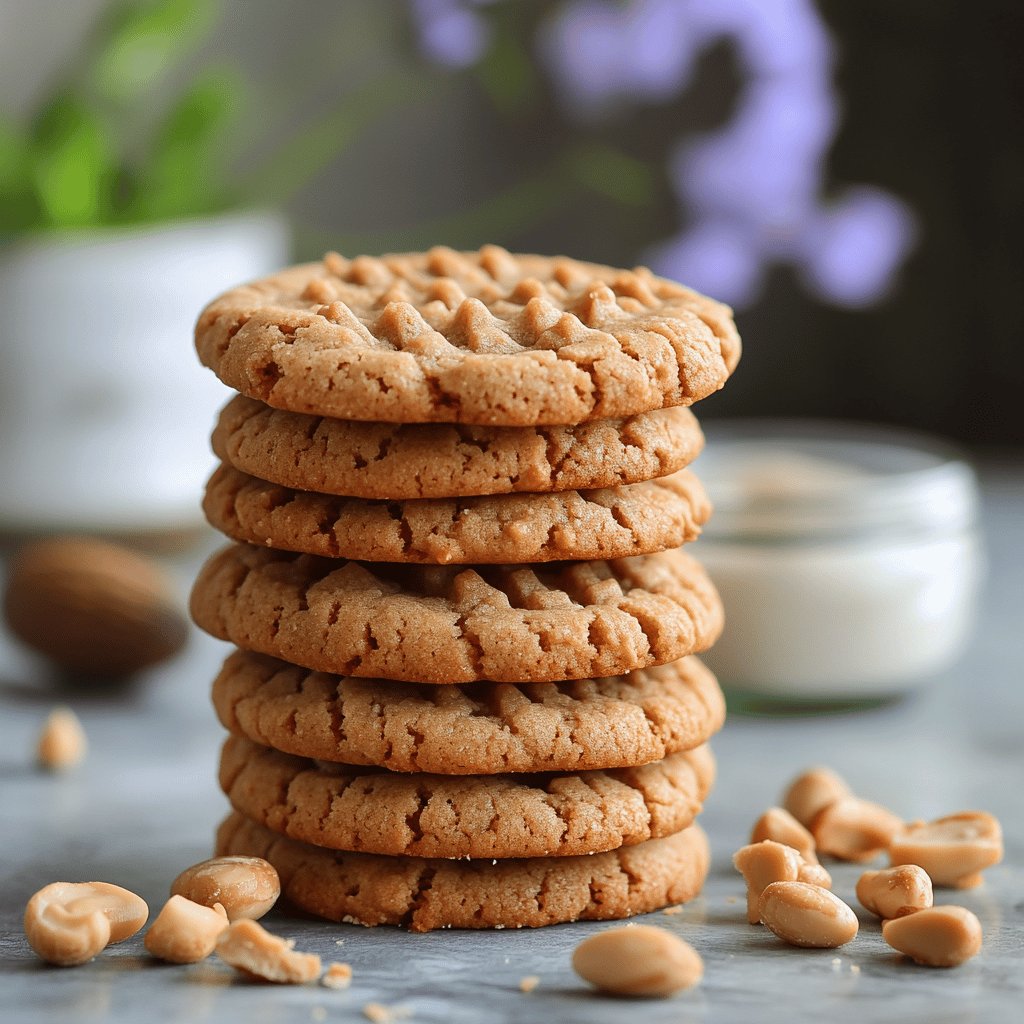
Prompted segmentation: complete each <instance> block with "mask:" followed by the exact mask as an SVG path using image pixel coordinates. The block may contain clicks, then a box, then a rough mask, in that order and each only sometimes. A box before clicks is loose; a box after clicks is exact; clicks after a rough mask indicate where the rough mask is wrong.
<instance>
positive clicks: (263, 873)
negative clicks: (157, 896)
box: [171, 857, 281, 921]
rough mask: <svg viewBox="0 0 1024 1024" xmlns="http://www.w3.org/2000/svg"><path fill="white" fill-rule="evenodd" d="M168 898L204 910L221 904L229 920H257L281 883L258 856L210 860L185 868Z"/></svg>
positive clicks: (274, 901)
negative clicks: (182, 901) (180, 897)
mask: <svg viewBox="0 0 1024 1024" xmlns="http://www.w3.org/2000/svg"><path fill="white" fill-rule="evenodd" d="M171 895H172V896H184V897H185V898H186V899H188V900H191V901H192V902H193V903H201V904H202V905H203V906H204V907H212V906H213V905H214V904H215V903H219V904H221V906H223V908H224V910H225V911H226V913H227V915H228V920H229V921H237V920H239V919H242V918H248V919H250V920H253V921H256V920H259V918H261V917H262V916H263V915H264V914H265V913H266V912H267V911H268V910H270V908H271V907H272V906H273V905H274V904H275V903H276V902H277V898H278V896H280V895H281V882H280V880H279V879H278V877H277V872H276V871H275V870H274V866H273V865H272V864H270V863H268V862H267V861H265V860H263V859H262V858H261V857H214V858H213V859H212V860H204V861H202V862H200V863H199V864H193V865H192V867H190V868H186V869H185V870H184V871H182V873H181V874H180V875H178V877H177V878H176V879H175V880H174V882H173V883H172V884H171Z"/></svg>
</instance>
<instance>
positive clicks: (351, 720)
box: [213, 651, 725, 775]
mask: <svg viewBox="0 0 1024 1024" xmlns="http://www.w3.org/2000/svg"><path fill="white" fill-rule="evenodd" d="M213 704H214V707H215V708H216V710H217V715H218V716H219V718H220V720H221V722H222V724H223V725H224V727H225V728H226V729H228V730H229V731H230V732H232V733H234V734H235V735H237V736H246V737H248V738H249V739H251V740H253V741H254V742H256V743H262V744H264V745H265V746H268V747H275V748H277V749H278V750H283V751H285V752H286V753H289V754H295V755H297V756H300V757H314V758H319V759H321V760H324V761H342V762H345V763H347V764H362V765H379V766H381V767H383V768H388V769H390V770H391V771H401V772H433V773H437V774H442V775H487V774H494V773H500V772H553V771H562V772H565V771H586V770H588V769H593V768H619V767H623V766H626V765H640V764H648V763H649V762H651V761H657V760H660V759H661V758H663V757H666V756H667V755H669V754H674V753H677V752H678V751H680V750H690V749H692V748H693V747H696V746H699V745H700V744H701V743H704V742H705V741H706V740H707V739H708V738H709V737H711V736H712V735H714V733H716V732H717V731H718V730H719V729H720V728H721V726H722V722H723V721H724V719H725V701H724V699H723V697H722V691H721V690H720V689H719V687H718V683H717V682H716V681H715V677H714V676H713V675H712V674H711V673H710V672H709V671H708V670H707V669H706V668H705V667H704V666H703V665H702V664H701V663H700V662H699V661H698V660H697V659H696V658H684V659H682V660H681V661H675V662H672V663H671V664H669V665H662V666H658V667H654V668H648V669H643V670H641V671H637V672H630V673H629V675H625V676H613V677H611V678H608V679H578V680H575V681H573V682H558V683H519V684H516V683H463V684H461V685H457V686H429V685H422V684H419V683H398V682H392V681H390V680H384V679H352V678H346V677H340V676H335V675H329V674H328V673H326V672H311V671H310V670H309V669H304V668H299V667H298V666H296V665H289V664H287V663H286V662H283V661H278V660H277V659H275V658H268V657H266V656H265V655H261V654H250V653H248V652H246V651H235V652H234V653H233V654H231V655H230V656H229V657H228V659H227V661H225V662H224V667H223V668H222V669H221V671H220V674H219V675H218V676H217V678H216V679H215V680H214V683H213Z"/></svg>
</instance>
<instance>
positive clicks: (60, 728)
mask: <svg viewBox="0 0 1024 1024" xmlns="http://www.w3.org/2000/svg"><path fill="white" fill-rule="evenodd" d="M88 746H89V745H88V742H87V741H86V738H85V730H84V729H83V728H82V723H81V722H80V721H79V720H78V715H76V714H75V713H74V711H72V710H71V708H67V707H57V708H54V709H53V711H51V712H50V715H49V717H48V718H47V719H46V724H45V725H44V726H43V729H42V732H41V733H40V734H39V740H38V741H37V743H36V757H37V759H38V761H39V764H40V766H41V767H42V768H45V769H46V770H47V771H50V772H64V771H68V770H69V769H71V768H74V767H75V766H76V765H77V764H79V763H81V761H82V759H83V758H84V757H85V754H86V751H87V750H88Z"/></svg>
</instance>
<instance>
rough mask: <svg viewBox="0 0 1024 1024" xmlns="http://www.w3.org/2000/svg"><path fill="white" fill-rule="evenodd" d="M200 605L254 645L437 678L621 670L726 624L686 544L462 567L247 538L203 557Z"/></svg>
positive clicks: (195, 594)
mask: <svg viewBox="0 0 1024 1024" xmlns="http://www.w3.org/2000/svg"><path fill="white" fill-rule="evenodd" d="M191 610H192V616H193V618H194V619H195V621H196V623H197V624H198V625H199V626H200V627H201V628H202V629H204V630H206V632H208V633H210V634H212V635H213V636H215V637H218V638H220V639H222V640H230V641H232V642H233V643H234V644H236V645H237V646H239V647H241V648H243V649H244V650H250V651H258V652H259V653H261V654H270V655H272V656H273V657H276V658H281V659H283V660H285V661H289V662H291V663H292V664H294V665H302V666H304V667H306V668H312V669H318V670H320V671H323V672H336V673H338V674H339V675H347V676H380V677H382V678H385V679H400V680H407V681H412V682H424V683H466V682H474V681H476V680H481V679H490V680H494V681H496V682H550V681H552V680H562V679H588V678H592V677H597V676H605V675H620V674H622V673H625V672H631V671H632V670H633V669H637V668H646V667H647V666H649V665H658V664H664V663H665V662H669V661H674V660H675V659H677V658H681V657H684V656H685V655H687V654H692V653H695V652H699V651H702V650H704V649H706V648H707V647H709V646H710V645H711V644H713V643H714V641H715V640H716V639H717V637H718V634H719V632H720V631H721V627H722V606H721V602H720V601H719V598H718V594H717V592H716V591H715V588H714V587H713V586H712V584H711V581H710V580H709V579H708V577H707V575H706V574H705V572H704V570H703V569H701V567H700V566H699V565H698V564H697V562H695V561H694V560H693V559H692V558H690V557H689V556H688V555H685V554H683V553H682V552H681V551H667V552H662V553H661V554H656V555H638V556H637V557H635V558H620V559H616V560H614V561H611V562H555V563H549V564H548V565H547V566H543V565H542V566H517V565H508V566H475V567H471V568H460V567H458V566H416V565H406V564H402V563H395V562H390V563H389V562H370V563H366V562H343V561H337V560H333V559H323V558H316V557H315V556H313V555H294V554H290V553H287V552H280V551H274V550H271V549H260V548H255V547H252V546H250V545H246V544H235V545H232V546H230V547H228V548H225V549H224V550H222V551H220V552H218V553H217V554H215V555H213V557H211V558H210V559H209V561H208V562H207V563H206V565H204V566H203V568H202V570H201V571H200V573H199V576H198V578H197V580H196V583H195V586H194V587H193V590H192V600H191Z"/></svg>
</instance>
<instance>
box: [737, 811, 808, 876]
mask: <svg viewBox="0 0 1024 1024" xmlns="http://www.w3.org/2000/svg"><path fill="white" fill-rule="evenodd" d="M762 839H773V840H774V841H775V842H777V843H782V844H783V845H784V846H792V847H793V849H794V850H796V851H797V853H799V854H800V856H801V857H803V859H804V860H805V861H806V862H807V863H808V864H817V863H818V855H817V854H816V853H815V848H814V836H812V835H811V833H810V832H808V831H807V829H806V828H804V826H803V825H801V824H800V822H799V821H797V820H796V818H794V817H793V815H792V814H790V813H789V811H787V810H785V809H784V808H782V807H769V808H768V810H767V811H765V812H764V814H762V815H761V817H760V818H758V819H757V821H755V822H754V827H753V829H752V830H751V832H750V841H751V842H752V843H759V842H761V840H762Z"/></svg>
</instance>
